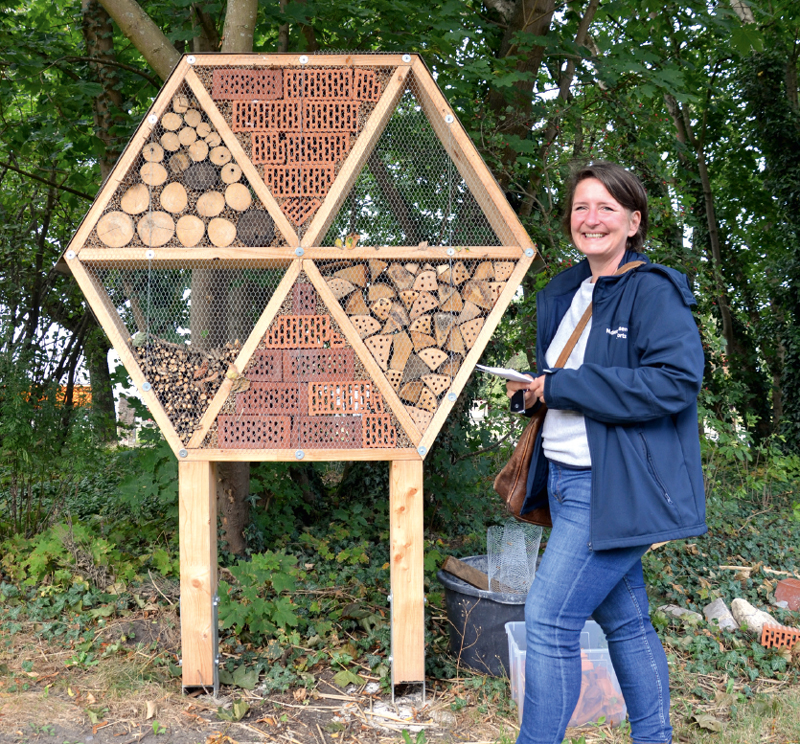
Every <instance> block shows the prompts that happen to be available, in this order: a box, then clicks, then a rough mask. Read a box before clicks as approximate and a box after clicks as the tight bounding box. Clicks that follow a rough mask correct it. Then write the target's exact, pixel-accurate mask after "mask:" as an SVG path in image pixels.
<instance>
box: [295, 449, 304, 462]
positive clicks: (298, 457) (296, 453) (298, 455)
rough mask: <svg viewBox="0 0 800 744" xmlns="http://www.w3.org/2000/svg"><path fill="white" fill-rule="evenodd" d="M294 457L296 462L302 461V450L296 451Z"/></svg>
mask: <svg viewBox="0 0 800 744" xmlns="http://www.w3.org/2000/svg"><path fill="white" fill-rule="evenodd" d="M294 456H295V457H296V458H297V459H298V460H302V459H303V458H304V457H305V456H306V453H305V452H303V450H296V451H295V453H294Z"/></svg>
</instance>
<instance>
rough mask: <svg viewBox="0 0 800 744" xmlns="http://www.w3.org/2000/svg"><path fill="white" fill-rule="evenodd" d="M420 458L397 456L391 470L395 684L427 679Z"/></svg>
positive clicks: (390, 509)
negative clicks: (415, 459) (411, 458)
mask: <svg viewBox="0 0 800 744" xmlns="http://www.w3.org/2000/svg"><path fill="white" fill-rule="evenodd" d="M422 496H423V494H422V463H421V462H399V461H394V462H392V464H391V465H390V473H389V543H390V544H389V555H390V557H389V561H390V566H391V569H390V570H391V587H392V606H391V617H392V630H391V633H392V684H393V685H397V684H400V683H402V682H424V681H425V582H424V570H423V569H424V563H423V544H424V534H423V517H422V506H423V503H422Z"/></svg>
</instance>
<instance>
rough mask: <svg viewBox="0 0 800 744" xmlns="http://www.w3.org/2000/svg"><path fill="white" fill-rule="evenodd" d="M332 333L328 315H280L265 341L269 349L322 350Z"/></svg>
mask: <svg viewBox="0 0 800 744" xmlns="http://www.w3.org/2000/svg"><path fill="white" fill-rule="evenodd" d="M330 333H331V319H330V318H329V317H328V316H327V315H280V316H278V317H277V318H275V320H274V321H273V323H272V325H271V326H270V327H269V330H268V331H267V336H266V338H265V339H264V346H265V347H266V348H267V349H321V348H322V347H323V345H324V343H325V342H326V341H327V340H328V338H329V337H330Z"/></svg>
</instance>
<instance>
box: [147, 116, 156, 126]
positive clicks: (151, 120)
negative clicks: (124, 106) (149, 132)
mask: <svg viewBox="0 0 800 744" xmlns="http://www.w3.org/2000/svg"><path fill="white" fill-rule="evenodd" d="M147 123H148V124H154V125H155V124H158V117H157V116H156V115H155V114H150V116H148V117H147Z"/></svg>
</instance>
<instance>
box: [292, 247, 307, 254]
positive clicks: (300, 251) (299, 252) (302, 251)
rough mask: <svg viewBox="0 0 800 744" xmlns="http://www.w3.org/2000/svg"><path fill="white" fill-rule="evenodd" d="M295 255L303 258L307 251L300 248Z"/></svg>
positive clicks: (295, 251)
mask: <svg viewBox="0 0 800 744" xmlns="http://www.w3.org/2000/svg"><path fill="white" fill-rule="evenodd" d="M294 253H295V255H296V256H302V255H303V254H304V253H305V251H304V250H303V249H302V248H299V247H298V248H295V249H294Z"/></svg>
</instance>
